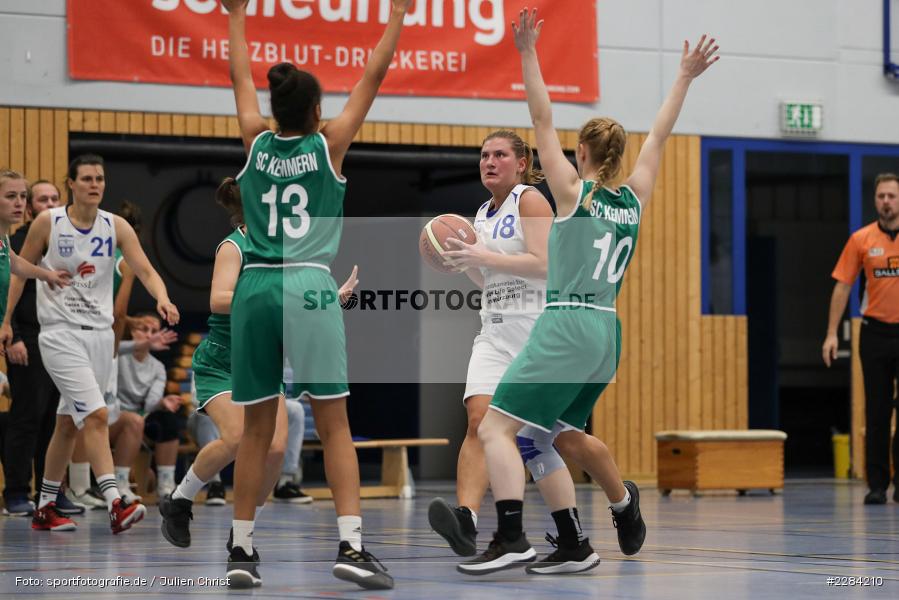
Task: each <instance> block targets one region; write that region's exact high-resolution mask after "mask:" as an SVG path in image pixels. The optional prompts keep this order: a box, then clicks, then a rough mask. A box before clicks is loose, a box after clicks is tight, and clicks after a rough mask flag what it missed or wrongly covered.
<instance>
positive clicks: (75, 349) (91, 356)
mask: <svg viewBox="0 0 899 600" xmlns="http://www.w3.org/2000/svg"><path fill="white" fill-rule="evenodd" d="M114 343H115V337H114V334H113V332H112V329H100V330H98V329H92V330H82V329H80V328H79V329H51V330H49V331H42V332H41V333H40V335H39V336H38V345H39V346H40V349H41V359H42V360H43V361H44V368H46V369H47V373H49V374H50V378H51V379H52V380H53V383H55V384H56V387H57V388H58V389H59V408H58V409H57V410H56V414H58V415H69V416H70V417H72V420H73V421H75V426H76V427H78V429H81V428H82V427H83V426H84V419H85V418H86V417H87V416H88V415H90V414H91V413H93V412H94V411H97V410H100V409H101V408H106V402H105V400H104V392H105V391H106V390H107V387H108V385H109V377H110V375H111V372H112V368H113V367H112V351H113V344H114Z"/></svg>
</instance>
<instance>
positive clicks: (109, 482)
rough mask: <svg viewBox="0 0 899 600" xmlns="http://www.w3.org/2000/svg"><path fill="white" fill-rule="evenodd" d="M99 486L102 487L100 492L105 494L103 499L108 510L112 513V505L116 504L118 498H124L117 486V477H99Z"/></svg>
mask: <svg viewBox="0 0 899 600" xmlns="http://www.w3.org/2000/svg"><path fill="white" fill-rule="evenodd" d="M97 485H99V486H100V491H101V492H103V498H105V499H106V509H107V510H109V511H112V503H113V502H115V500H116V499H117V498H121V497H122V495H121V494H120V493H119V487H118V485H116V480H115V475H113V474H112V473H107V474H106V475H99V476H98V477H97Z"/></svg>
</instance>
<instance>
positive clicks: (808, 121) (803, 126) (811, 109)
mask: <svg viewBox="0 0 899 600" xmlns="http://www.w3.org/2000/svg"><path fill="white" fill-rule="evenodd" d="M780 115H781V119H780V129H781V131H782V132H783V133H784V134H787V135H799V136H815V135H817V134H818V132H819V131H821V128H822V127H823V126H824V107H823V106H822V105H821V104H818V103H816V102H783V103H781V105H780Z"/></svg>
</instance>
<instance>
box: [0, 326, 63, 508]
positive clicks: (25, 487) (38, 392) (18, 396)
mask: <svg viewBox="0 0 899 600" xmlns="http://www.w3.org/2000/svg"><path fill="white" fill-rule="evenodd" d="M25 348H26V349H27V350H28V366H23V365H14V364H10V365H8V373H7V375H8V377H9V389H10V392H11V393H12V406H10V409H9V416H8V417H7V424H6V434H5V436H4V440H3V447H2V449H0V450H2V452H3V472H4V476H5V477H6V487H5V489H4V490H3V496H4V498H6V499H7V500H9V499H10V498H11V497H12V496H18V495H28V494H29V492H30V491H31V489H30V488H31V469H32V463H33V464H34V481H35V482H36V485H37V486H40V482H41V479H42V478H43V477H44V458H45V457H46V454H47V446H49V445H50V438H51V437H52V436H53V429H54V428H55V427H56V407H57V406H58V404H59V390H57V389H56V386H55V385H54V384H53V380H52V379H50V375H49V374H48V373H47V371H46V370H45V369H44V363H43V361H42V360H41V351H40V348H38V345H37V340H36V339H35V340H33V341H32V340H25Z"/></svg>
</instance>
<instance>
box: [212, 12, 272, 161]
mask: <svg viewBox="0 0 899 600" xmlns="http://www.w3.org/2000/svg"><path fill="white" fill-rule="evenodd" d="M248 1H249V0H222V5H224V7H225V9H227V11H228V63H229V65H230V69H231V87H232V88H233V89H234V100H235V101H236V102H237V122H238V123H239V124H240V137H241V138H242V139H243V145H244V148H246V150H247V152H249V151H250V146H251V145H252V143H253V140H254V139H256V136H257V135H259V134H260V133H262V132H263V131H265V130H267V129H268V128H269V127H268V122H267V121H266V120H265V118H264V117H263V116H262V111H261V110H259V97H258V96H257V95H256V84H255V83H253V71H252V69H251V68H250V52H249V50H248V48H247V31H246V30H247V2H248Z"/></svg>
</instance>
